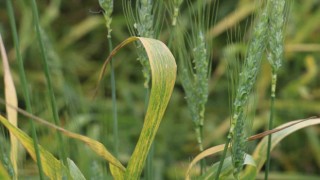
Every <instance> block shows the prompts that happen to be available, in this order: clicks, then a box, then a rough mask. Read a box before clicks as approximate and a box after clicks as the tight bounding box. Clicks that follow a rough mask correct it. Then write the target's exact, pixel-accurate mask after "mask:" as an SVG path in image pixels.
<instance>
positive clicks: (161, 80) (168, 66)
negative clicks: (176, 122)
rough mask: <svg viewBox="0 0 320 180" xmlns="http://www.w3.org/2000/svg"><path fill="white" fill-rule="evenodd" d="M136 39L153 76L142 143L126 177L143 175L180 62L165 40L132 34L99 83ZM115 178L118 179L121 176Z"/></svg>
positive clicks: (141, 137) (133, 155) (123, 43)
mask: <svg viewBox="0 0 320 180" xmlns="http://www.w3.org/2000/svg"><path fill="white" fill-rule="evenodd" d="M136 40H139V41H140V42H141V44H142V45H143V47H144V49H145V50H146V52H147V55H148V58H149V62H150V68H151V75H152V88H151V92H150V98H149V103H148V108H147V112H146V116H145V118H144V124H143V128H142V131H141V133H140V137H139V140H138V143H137V145H136V147H135V149H134V152H133V154H132V156H131V158H130V160H129V163H128V167H127V170H126V173H125V176H124V177H122V178H125V179H139V178H140V175H141V173H142V169H143V167H144V164H145V161H146V157H147V154H148V152H149V149H150V146H151V144H152V142H153V140H154V137H155V135H156V133H157V130H158V128H159V125H160V123H161V120H162V117H163V115H164V112H165V110H166V107H167V105H168V103H169V100H170V97H171V94H172V90H173V87H174V83H175V80H176V71H177V66H176V62H175V59H174V57H173V55H172V53H171V52H170V50H169V49H168V47H167V46H166V45H165V44H163V43H162V42H161V41H159V40H156V39H150V38H143V37H130V38H128V39H127V40H125V41H124V42H122V43H121V44H120V45H118V46H117V47H116V48H115V49H114V50H113V51H112V52H111V54H110V56H109V57H108V59H107V60H106V61H105V63H104V65H103V67H102V72H101V74H100V78H99V82H100V81H101V79H102V77H103V74H104V73H105V70H106V66H107V63H108V62H109V61H110V60H111V58H112V57H113V56H114V55H115V54H116V53H117V51H119V50H120V49H121V48H122V47H123V46H125V45H127V44H129V43H131V42H133V41H136ZM114 178H117V179H118V178H119V177H114Z"/></svg>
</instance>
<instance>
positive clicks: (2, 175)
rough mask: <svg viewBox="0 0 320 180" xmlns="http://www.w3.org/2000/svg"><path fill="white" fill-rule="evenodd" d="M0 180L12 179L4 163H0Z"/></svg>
mask: <svg viewBox="0 0 320 180" xmlns="http://www.w3.org/2000/svg"><path fill="white" fill-rule="evenodd" d="M0 179H3V180H9V179H11V178H10V176H9V173H8V172H7V170H6V169H5V168H4V167H3V165H2V163H1V162H0Z"/></svg>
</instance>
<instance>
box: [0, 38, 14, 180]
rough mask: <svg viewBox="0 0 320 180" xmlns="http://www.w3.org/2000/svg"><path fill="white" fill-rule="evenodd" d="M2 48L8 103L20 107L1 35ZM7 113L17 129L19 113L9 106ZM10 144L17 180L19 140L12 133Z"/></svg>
mask: <svg viewBox="0 0 320 180" xmlns="http://www.w3.org/2000/svg"><path fill="white" fill-rule="evenodd" d="M0 48H1V55H2V63H3V72H4V87H5V97H6V102H8V103H10V104H12V105H14V106H18V100H17V93H16V88H15V86H14V83H13V79H12V76H11V72H10V67H9V61H8V57H7V53H6V50H5V47H4V43H3V41H2V37H1V34H0ZM6 111H7V117H8V121H9V122H10V123H11V124H12V125H13V126H15V127H17V126H18V122H17V111H16V110H14V109H11V108H9V107H8V106H7V107H6ZM10 142H11V148H10V159H11V163H12V166H13V169H14V179H17V178H18V177H17V176H18V164H17V161H18V159H17V158H18V157H17V156H18V140H17V138H16V137H15V136H14V135H13V134H12V133H10Z"/></svg>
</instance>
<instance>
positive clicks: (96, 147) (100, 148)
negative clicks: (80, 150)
mask: <svg viewBox="0 0 320 180" xmlns="http://www.w3.org/2000/svg"><path fill="white" fill-rule="evenodd" d="M0 103H3V104H6V105H7V106H9V107H10V108H12V109H15V110H17V111H18V112H19V113H21V114H23V115H25V116H27V117H29V118H31V119H32V120H34V121H37V122H39V123H41V124H43V125H46V126H47V127H49V128H51V129H55V130H58V131H60V132H62V133H63V134H64V135H66V136H68V137H70V138H73V139H76V140H79V141H82V142H83V143H85V144H87V145H88V147H89V148H90V149H91V150H93V151H94V152H95V153H96V154H97V155H99V156H101V157H103V158H104V159H105V160H107V161H108V162H109V163H110V164H112V165H113V166H114V167H116V168H118V169H119V170H118V171H120V172H122V173H124V171H125V167H124V166H123V165H122V164H121V163H120V161H119V160H118V159H117V158H115V157H114V156H113V155H112V154H111V153H110V152H109V151H108V150H107V149H106V148H105V147H104V145H103V144H101V143H100V142H98V141H96V140H94V139H91V138H88V137H86V136H83V135H80V134H76V133H73V132H70V131H68V130H66V129H63V128H61V127H58V126H56V125H54V124H51V123H49V122H48V121H46V120H43V119H41V118H39V117H37V116H34V115H32V114H30V113H28V112H26V111H24V110H22V109H19V108H17V107H15V106H12V105H11V104H8V103H6V102H4V101H3V100H2V99H1V98H0ZM2 123H3V122H2ZM9 130H10V131H11V129H9Z"/></svg>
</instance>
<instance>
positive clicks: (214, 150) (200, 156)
mask: <svg viewBox="0 0 320 180" xmlns="http://www.w3.org/2000/svg"><path fill="white" fill-rule="evenodd" d="M224 146H225V144H220V145H217V146H214V147H212V148H209V149H206V150H204V151H202V152H201V153H200V154H198V155H197V156H196V157H195V158H194V159H193V160H192V161H191V163H190V164H189V167H188V169H187V172H186V180H189V179H190V172H191V169H192V168H193V166H194V165H195V164H196V163H198V162H199V161H200V160H201V159H204V158H205V157H208V156H211V155H214V154H216V153H218V152H220V151H223V149H224Z"/></svg>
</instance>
